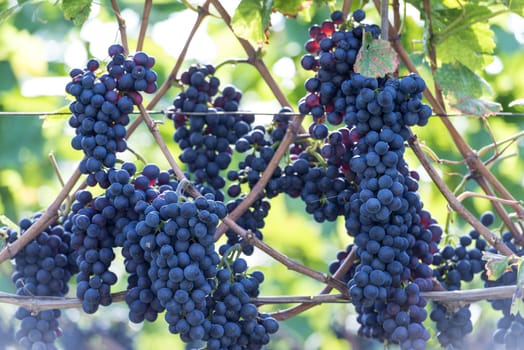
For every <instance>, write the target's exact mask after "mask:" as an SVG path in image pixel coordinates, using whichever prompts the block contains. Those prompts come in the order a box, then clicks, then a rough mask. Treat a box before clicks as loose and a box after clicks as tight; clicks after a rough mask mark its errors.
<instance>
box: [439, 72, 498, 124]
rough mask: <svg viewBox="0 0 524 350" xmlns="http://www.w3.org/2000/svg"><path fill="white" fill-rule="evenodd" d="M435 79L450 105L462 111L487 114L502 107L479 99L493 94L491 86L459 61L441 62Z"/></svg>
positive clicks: (479, 114) (495, 111)
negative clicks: (452, 62)
mask: <svg viewBox="0 0 524 350" xmlns="http://www.w3.org/2000/svg"><path fill="white" fill-rule="evenodd" d="M435 80H436V81H437V83H438V84H439V86H440V88H441V89H442V91H443V92H444V94H445V95H446V96H447V97H448V98H449V100H450V104H451V106H453V107H454V108H456V109H458V110H459V111H461V112H463V113H466V114H472V115H478V116H488V115H492V114H494V113H497V112H499V111H500V110H501V109H502V107H501V105H500V104H498V103H495V102H490V101H485V100H481V99H480V98H481V97H482V96H486V95H492V94H493V90H492V88H491V86H490V85H489V84H488V83H487V82H486V81H485V80H484V79H482V78H481V77H480V76H478V75H477V74H475V73H474V72H473V71H471V70H470V69H469V68H468V67H466V66H465V65H463V64H461V63H460V62H456V63H455V64H449V63H448V64H443V65H442V66H441V67H440V68H439V69H437V70H436V72H435Z"/></svg>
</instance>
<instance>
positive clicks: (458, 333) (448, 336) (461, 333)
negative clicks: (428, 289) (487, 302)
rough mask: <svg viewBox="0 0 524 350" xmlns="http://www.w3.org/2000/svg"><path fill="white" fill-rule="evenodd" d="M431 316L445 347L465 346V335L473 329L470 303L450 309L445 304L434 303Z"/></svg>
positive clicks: (440, 341)
mask: <svg viewBox="0 0 524 350" xmlns="http://www.w3.org/2000/svg"><path fill="white" fill-rule="evenodd" d="M430 318H431V320H432V321H433V322H435V325H436V327H437V331H438V333H437V339H438V341H439V343H440V344H441V345H442V346H443V347H446V348H449V347H450V346H451V347H452V348H454V349H463V348H464V337H465V336H466V334H468V333H471V331H472V330H473V324H472V323H471V311H470V310H469V305H468V306H464V307H461V308H459V309H458V310H454V311H448V310H447V309H446V307H445V306H443V305H440V304H437V303H433V310H432V311H431V314H430Z"/></svg>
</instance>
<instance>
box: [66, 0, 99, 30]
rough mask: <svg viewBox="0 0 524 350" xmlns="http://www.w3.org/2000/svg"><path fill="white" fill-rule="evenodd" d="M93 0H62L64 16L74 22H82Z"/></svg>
mask: <svg viewBox="0 0 524 350" xmlns="http://www.w3.org/2000/svg"><path fill="white" fill-rule="evenodd" d="M92 2H93V0H62V10H63V11H64V17H65V18H66V19H68V20H70V21H73V23H74V24H77V25H80V24H82V23H84V22H85V21H86V19H87V17H89V13H90V12H91V3H92Z"/></svg>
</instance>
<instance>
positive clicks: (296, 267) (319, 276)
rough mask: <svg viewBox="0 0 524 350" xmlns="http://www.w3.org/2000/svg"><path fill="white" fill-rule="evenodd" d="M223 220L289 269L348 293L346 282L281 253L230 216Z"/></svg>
mask: <svg viewBox="0 0 524 350" xmlns="http://www.w3.org/2000/svg"><path fill="white" fill-rule="evenodd" d="M222 222H224V223H225V224H226V225H228V226H229V227H230V228H231V229H232V230H234V231H235V232H236V233H237V234H238V235H239V236H240V237H242V238H244V239H245V240H246V241H247V242H248V243H249V244H251V245H253V246H255V247H257V248H258V249H260V250H261V251H263V252H264V253H266V254H267V255H269V256H271V257H272V258H273V259H275V260H276V261H278V262H280V263H281V264H283V265H284V266H286V267H287V268H288V269H289V270H292V271H296V272H298V273H301V274H303V275H306V276H308V277H311V278H313V279H315V280H317V281H320V282H322V283H325V284H327V285H328V286H331V287H332V288H336V289H338V290H340V291H341V292H342V293H346V294H347V293H348V291H347V286H346V285H345V283H343V282H341V281H340V280H337V279H335V278H333V277H331V276H328V275H326V274H325V273H322V272H318V271H315V270H313V269H311V268H309V267H307V266H305V265H302V264H300V263H297V262H296V261H294V260H293V259H290V258H289V257H287V256H286V255H284V254H282V253H280V252H279V251H277V250H276V249H274V248H272V247H271V246H269V245H268V244H267V243H266V242H264V241H262V240H260V239H258V238H257V237H256V236H255V235H254V234H253V232H251V231H250V230H246V229H244V228H242V227H241V226H240V225H238V224H237V223H236V222H235V221H233V220H232V219H231V218H230V217H227V216H226V217H225V218H224V219H222Z"/></svg>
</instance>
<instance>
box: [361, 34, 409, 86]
mask: <svg viewBox="0 0 524 350" xmlns="http://www.w3.org/2000/svg"><path fill="white" fill-rule="evenodd" d="M398 63H399V61H398V56H397V54H396V53H395V50H394V49H393V48H392V47H391V44H390V43H389V41H387V40H382V39H379V40H374V39H373V37H372V36H371V33H364V40H363V43H362V47H361V48H360V50H359V51H358V54H357V58H356V60H355V65H354V69H355V72H357V73H360V74H362V75H365V76H367V77H375V78H376V77H382V76H384V75H386V74H388V73H393V72H395V71H396V70H397V67H398Z"/></svg>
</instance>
